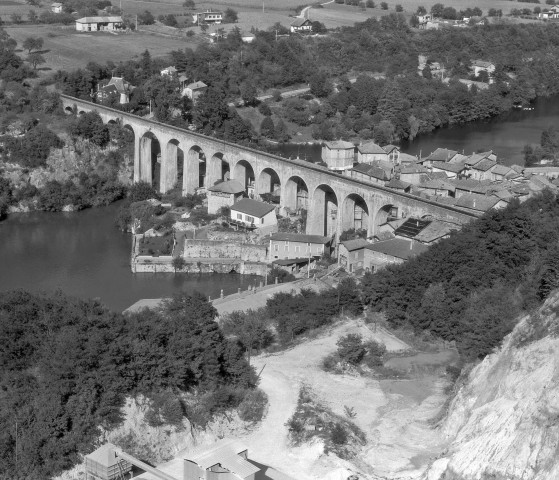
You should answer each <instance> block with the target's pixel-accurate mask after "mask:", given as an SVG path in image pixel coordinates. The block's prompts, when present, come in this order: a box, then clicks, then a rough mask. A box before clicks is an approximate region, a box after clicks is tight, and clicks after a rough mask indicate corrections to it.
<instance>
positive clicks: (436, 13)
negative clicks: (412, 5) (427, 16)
mask: <svg viewBox="0 0 559 480" xmlns="http://www.w3.org/2000/svg"><path fill="white" fill-rule="evenodd" d="M443 10H444V5H443V4H442V3H435V4H434V5H433V6H432V7H431V15H433V17H442V15H443Z"/></svg>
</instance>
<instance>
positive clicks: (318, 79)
mask: <svg viewBox="0 0 559 480" xmlns="http://www.w3.org/2000/svg"><path fill="white" fill-rule="evenodd" d="M309 85H310V92H311V94H312V95H314V96H315V97H319V98H322V97H327V96H328V95H330V93H331V92H332V81H331V80H330V78H329V77H328V74H327V73H326V72H325V71H324V70H320V71H318V72H316V73H314V74H313V75H311V77H310V78H309Z"/></svg>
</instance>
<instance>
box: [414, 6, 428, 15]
mask: <svg viewBox="0 0 559 480" xmlns="http://www.w3.org/2000/svg"><path fill="white" fill-rule="evenodd" d="M426 13H427V9H426V8H425V7H424V6H423V5H420V6H419V7H417V10H416V11H415V14H416V15H425V14H426Z"/></svg>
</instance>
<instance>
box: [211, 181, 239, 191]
mask: <svg viewBox="0 0 559 480" xmlns="http://www.w3.org/2000/svg"><path fill="white" fill-rule="evenodd" d="M208 190H209V191H210V192H222V193H232V194H235V193H241V192H244V191H245V189H244V188H243V186H242V185H241V182H239V181H238V180H227V181H226V182H221V183H218V184H217V185H214V186H213V187H210V188H208Z"/></svg>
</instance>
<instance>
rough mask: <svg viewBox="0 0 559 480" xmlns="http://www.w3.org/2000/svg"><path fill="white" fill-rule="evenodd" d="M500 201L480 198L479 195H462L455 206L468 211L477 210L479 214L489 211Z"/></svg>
mask: <svg viewBox="0 0 559 480" xmlns="http://www.w3.org/2000/svg"><path fill="white" fill-rule="evenodd" d="M499 202H500V199H499V198H497V197H482V196H479V195H470V194H466V195H462V196H461V197H460V198H459V199H458V200H457V201H456V206H457V207H462V208H467V209H469V210H477V211H479V212H487V210H491V209H492V208H493V207H494V206H495V205H497V203H499Z"/></svg>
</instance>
